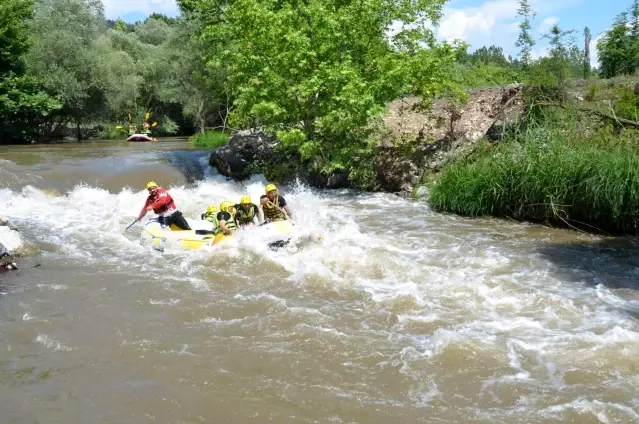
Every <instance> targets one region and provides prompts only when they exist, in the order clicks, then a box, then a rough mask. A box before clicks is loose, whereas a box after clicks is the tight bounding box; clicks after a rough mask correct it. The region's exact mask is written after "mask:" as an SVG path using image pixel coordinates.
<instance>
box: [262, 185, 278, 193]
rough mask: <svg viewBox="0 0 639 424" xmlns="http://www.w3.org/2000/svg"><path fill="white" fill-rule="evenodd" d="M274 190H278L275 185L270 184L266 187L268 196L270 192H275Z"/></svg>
mask: <svg viewBox="0 0 639 424" xmlns="http://www.w3.org/2000/svg"><path fill="white" fill-rule="evenodd" d="M273 190H277V187H275V184H269V185H267V186H266V190H265V191H266V194H268V192H269V191H273Z"/></svg>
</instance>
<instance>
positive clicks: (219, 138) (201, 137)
mask: <svg viewBox="0 0 639 424" xmlns="http://www.w3.org/2000/svg"><path fill="white" fill-rule="evenodd" d="M228 141H229V135H228V134H224V133H221V132H218V131H206V132H205V133H204V134H201V133H200V134H196V135H194V136H193V137H191V143H193V146H195V147H198V148H203V149H217V148H218V147H222V146H225V145H226V143H228Z"/></svg>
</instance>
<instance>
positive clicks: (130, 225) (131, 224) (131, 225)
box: [124, 220, 138, 231]
mask: <svg viewBox="0 0 639 424" xmlns="http://www.w3.org/2000/svg"><path fill="white" fill-rule="evenodd" d="M136 222H138V221H137V220H136V221H133V222H132V223H130V224H129V226H128V227H126V230H124V231H127V230H128V229H129V228H131V227H133V224H135V223H136Z"/></svg>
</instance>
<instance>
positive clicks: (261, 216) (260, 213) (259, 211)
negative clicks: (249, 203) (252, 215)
mask: <svg viewBox="0 0 639 424" xmlns="http://www.w3.org/2000/svg"><path fill="white" fill-rule="evenodd" d="M255 209H257V223H258V224H261V223H262V222H264V212H263V211H262V208H260V207H259V206H257V205H255Z"/></svg>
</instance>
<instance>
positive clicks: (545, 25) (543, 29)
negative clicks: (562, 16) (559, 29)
mask: <svg viewBox="0 0 639 424" xmlns="http://www.w3.org/2000/svg"><path fill="white" fill-rule="evenodd" d="M557 22H559V18H558V17H556V16H548V17H547V18H544V20H543V21H542V22H541V24H540V25H539V32H540V33H541V34H545V33H547V32H548V30H550V28H552V26H553V25H555V24H556V23H557Z"/></svg>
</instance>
